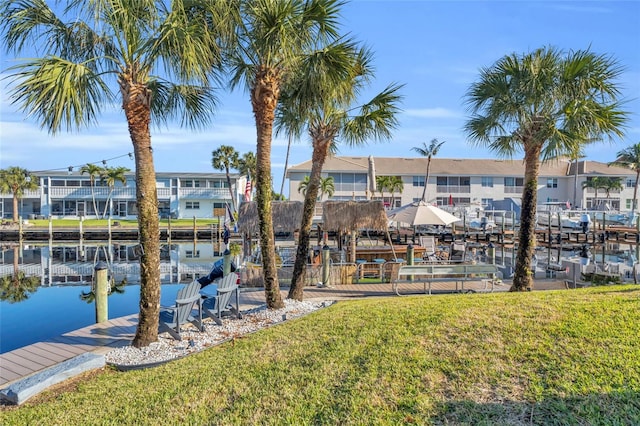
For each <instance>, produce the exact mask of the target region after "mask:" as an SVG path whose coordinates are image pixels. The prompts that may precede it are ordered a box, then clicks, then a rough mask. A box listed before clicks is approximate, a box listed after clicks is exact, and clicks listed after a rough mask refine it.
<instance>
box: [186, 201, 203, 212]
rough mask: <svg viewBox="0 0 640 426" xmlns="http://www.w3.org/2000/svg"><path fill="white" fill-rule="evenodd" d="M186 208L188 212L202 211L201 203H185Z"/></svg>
mask: <svg viewBox="0 0 640 426" xmlns="http://www.w3.org/2000/svg"><path fill="white" fill-rule="evenodd" d="M185 208H186V209H187V210H199V209H200V201H187V202H186V203H185Z"/></svg>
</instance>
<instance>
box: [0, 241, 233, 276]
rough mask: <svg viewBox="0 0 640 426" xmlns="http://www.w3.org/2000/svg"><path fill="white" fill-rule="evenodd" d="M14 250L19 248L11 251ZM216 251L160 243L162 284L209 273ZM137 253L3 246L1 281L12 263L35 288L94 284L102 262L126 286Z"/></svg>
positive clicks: (127, 245) (95, 246) (96, 245)
mask: <svg viewBox="0 0 640 426" xmlns="http://www.w3.org/2000/svg"><path fill="white" fill-rule="evenodd" d="M16 246H17V247H18V250H16V249H15V248H16ZM216 249H217V245H216V244H212V243H210V242H209V243H205V242H203V243H201V242H180V243H175V244H163V245H161V250H160V279H161V282H162V283H163V284H169V283H186V282H190V281H192V280H193V279H194V278H198V277H200V276H203V275H206V274H208V273H209V271H210V269H211V266H212V264H213V262H215V261H216V260H218V259H220V257H221V256H222V254H221V253H220V252H218V251H216ZM140 255H141V252H140V246H139V244H138V243H137V242H135V241H131V242H127V241H102V242H94V241H92V242H91V243H89V244H86V243H83V242H82V241H78V242H74V243H61V242H55V243H53V242H49V243H23V244H18V243H16V244H11V245H2V246H0V277H4V276H9V275H12V274H14V273H15V272H16V271H15V265H16V264H17V267H18V270H19V271H20V272H22V273H24V275H25V276H28V277H29V276H36V277H39V278H40V286H46V287H48V286H58V285H88V284H91V282H92V280H93V272H94V267H95V265H96V264H97V262H100V261H103V262H106V263H107V265H108V268H109V273H110V275H111V276H113V278H114V279H115V280H116V281H118V282H120V281H122V280H126V282H127V283H129V284H138V283H139V281H140V262H139V261H140ZM16 256H18V259H16ZM16 260H17V262H16Z"/></svg>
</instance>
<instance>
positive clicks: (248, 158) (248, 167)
mask: <svg viewBox="0 0 640 426" xmlns="http://www.w3.org/2000/svg"><path fill="white" fill-rule="evenodd" d="M285 170H286V169H285ZM238 171H239V172H240V173H241V174H242V175H244V176H247V178H248V179H249V181H250V182H251V186H250V189H249V190H250V193H249V196H251V192H253V188H254V186H255V179H256V154H254V153H253V151H249V152H245V153H244V154H242V156H241V157H240V158H239V159H238ZM245 190H246V188H245Z"/></svg>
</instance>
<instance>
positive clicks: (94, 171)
mask: <svg viewBox="0 0 640 426" xmlns="http://www.w3.org/2000/svg"><path fill="white" fill-rule="evenodd" d="M103 170H104V169H103V168H102V167H100V166H97V165H95V164H91V163H88V164H85V165H84V166H82V167H81V168H80V174H81V175H83V174H85V173H86V174H88V175H89V185H90V187H91V199H92V200H93V213H94V214H95V216H96V218H98V217H99V214H98V206H97V205H96V193H95V186H96V178H98V177H99V176H100V175H101V174H102V172H103Z"/></svg>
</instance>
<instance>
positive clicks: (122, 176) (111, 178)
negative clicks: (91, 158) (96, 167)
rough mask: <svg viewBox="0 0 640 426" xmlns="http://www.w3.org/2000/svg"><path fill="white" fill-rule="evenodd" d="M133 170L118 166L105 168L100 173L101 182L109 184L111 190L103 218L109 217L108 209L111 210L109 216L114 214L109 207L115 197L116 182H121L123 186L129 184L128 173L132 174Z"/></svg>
mask: <svg viewBox="0 0 640 426" xmlns="http://www.w3.org/2000/svg"><path fill="white" fill-rule="evenodd" d="M130 171H131V169H128V168H126V167H122V166H118V167H105V168H104V169H103V170H102V172H101V173H100V181H101V182H104V183H106V184H107V187H108V188H109V194H108V195H107V201H106V203H105V206H104V213H102V217H103V218H105V217H107V209H108V210H109V216H111V214H112V211H111V210H112V209H111V208H110V207H109V206H110V204H111V197H112V195H113V190H114V189H115V187H116V182H120V183H122V184H123V185H126V184H127V176H126V173H128V172H130Z"/></svg>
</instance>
